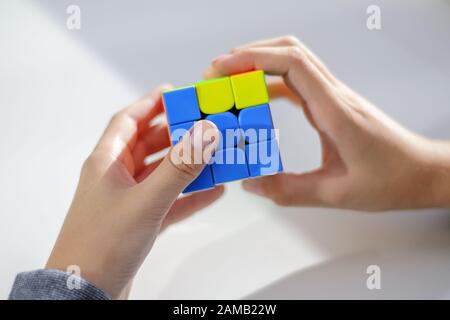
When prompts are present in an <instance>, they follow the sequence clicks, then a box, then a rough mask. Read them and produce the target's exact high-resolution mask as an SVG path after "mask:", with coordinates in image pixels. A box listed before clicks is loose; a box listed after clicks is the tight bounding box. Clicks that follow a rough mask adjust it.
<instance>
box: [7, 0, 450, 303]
mask: <svg viewBox="0 0 450 320" xmlns="http://www.w3.org/2000/svg"><path fill="white" fill-rule="evenodd" d="M160 2H161V3H159V2H158V1H110V0H109V1H92V0H90V1H88V0H78V1H71V0H64V1H58V2H56V1H51V0H44V1H17V0H3V1H1V3H0V111H1V112H0V146H1V156H0V203H1V207H0V215H1V218H2V220H1V222H0V297H1V298H6V297H7V294H8V292H9V290H10V286H11V284H12V281H13V278H14V275H15V274H16V273H17V272H19V271H24V270H30V269H36V268H41V267H42V266H43V265H44V263H45V261H46V259H47V257H48V254H49V252H50V249H51V247H52V245H53V243H54V240H55V237H56V236H57V233H58V230H59V228H60V226H61V223H62V221H63V219H64V216H65V214H66V212H67V209H68V206H69V204H70V201H71V198H72V195H73V192H74V189H75V187H76V184H77V179H78V174H79V170H80V166H81V164H82V162H83V160H84V158H85V157H86V156H87V155H88V153H89V152H90V150H91V149H92V147H93V146H94V144H95V142H96V141H97V139H98V137H99V135H100V133H101V132H102V130H103V128H104V126H105V125H106V123H107V121H108V119H109V117H110V116H111V115H112V113H113V112H114V111H116V110H118V109H119V108H121V107H122V106H125V105H126V104H127V103H129V102H131V101H133V100H134V99H136V98H137V97H139V96H140V95H141V94H142V93H144V92H145V91H146V90H148V89H149V88H151V87H153V86H155V85H157V84H159V83H161V82H165V81H169V82H172V83H173V84H175V85H185V84H189V83H192V82H194V81H196V80H198V79H200V78H201V74H202V71H203V69H204V68H205V67H206V66H207V65H208V64H209V61H210V60H211V59H212V58H213V57H214V56H216V55H218V54H220V53H223V52H225V51H227V50H228V49H229V48H232V47H233V46H235V45H239V44H241V43H244V42H248V41H251V40H254V39H260V38H265V37H271V36H276V35H282V34H287V33H290V34H295V35H297V36H298V37H299V38H301V39H302V40H303V41H304V42H305V43H306V44H307V45H309V46H310V47H311V48H312V50H313V51H315V52H316V53H317V54H318V55H319V56H320V57H321V58H322V59H323V60H324V61H325V62H326V64H327V65H328V66H329V67H330V69H331V70H332V71H333V72H335V73H336V74H337V75H338V76H339V77H340V78H341V79H343V80H345V81H346V82H347V83H348V84H349V85H350V86H352V87H354V88H355V89H356V90H358V91H359V92H361V93H363V94H364V95H366V96H367V97H368V98H369V99H371V100H372V101H374V102H375V103H376V104H377V105H378V106H379V107H380V108H382V109H383V110H385V111H386V112H387V113H388V114H390V115H391V116H392V117H394V118H395V119H397V120H398V121H399V122H401V123H402V124H403V125H405V126H406V127H408V128H410V129H412V130H415V131H417V132H420V133H422V134H425V135H428V136H432V137H439V138H450V42H449V34H450V32H449V31H450V2H449V1H438V0H433V1H406V0H402V1H395V2H394V1H366V0H363V1H361V0H360V1H358V0H347V1H333V2H331V1H325V0H324V1H296V0H292V1H261V0H251V1H207V0H204V1H195V0H193V1H179V2H177V1H170V2H168V3H167V2H166V1H164V3H163V1H160ZM72 3H76V4H78V5H79V6H80V7H81V14H82V25H81V30H79V31H69V30H67V28H66V18H67V14H66V13H65V11H66V8H67V6H68V5H69V4H72ZM166 3H167V4H166ZM369 4H378V5H379V6H380V8H381V13H382V30H380V31H369V30H368V29H367V28H366V17H367V15H366V13H365V11H366V8H367V6H368V5H369ZM272 110H273V114H274V118H275V119H274V121H275V123H276V126H278V127H280V128H282V130H281V135H282V143H283V144H282V146H281V148H282V153H283V160H284V164H285V167H286V169H287V170H288V171H297V172H300V171H303V170H308V169H311V168H314V167H315V166H317V165H318V163H319V159H320V149H319V144H318V139H317V137H316V135H315V133H314V131H312V130H311V129H310V127H309V126H308V124H307V122H306V121H305V119H304V118H303V115H302V114H301V112H300V110H298V109H295V108H293V107H291V106H289V105H288V103H285V102H279V101H277V102H273V103H272ZM296 131H297V134H294V135H292V133H293V132H296ZM283 134H284V135H287V134H290V135H291V136H294V137H295V138H292V137H286V138H283ZM372 264H376V265H379V266H380V267H381V271H382V278H381V279H382V289H381V290H372V291H370V290H368V289H367V288H366V278H367V276H368V275H367V274H366V268H367V266H368V265H372ZM105 272H107V270H105ZM132 297H133V298H137V299H145V298H151V299H153V298H169V299H172V298H192V299H197V298H199V299H202V298H214V299H215V298H245V297H251V298H369V299H371V298H400V297H403V298H445V297H447V298H450V211H449V210H444V209H442V210H420V211H404V212H391V213H384V214H382V213H379V214H364V213H360V212H350V211H345V210H330V209H310V208H302V209H297V208H290V209H286V208H280V207H277V206H275V205H273V204H272V203H270V202H269V201H266V200H262V199H260V198H257V197H255V196H252V195H249V194H247V193H244V192H243V191H242V190H241V187H240V184H239V183H234V184H231V185H230V186H229V187H228V188H227V193H226V196H225V197H223V199H221V200H220V201H219V202H217V203H216V204H214V205H213V206H211V207H210V208H208V209H206V210H203V211H202V212H200V213H198V214H197V215H196V216H195V217H193V218H191V219H189V220H187V221H185V222H182V223H180V224H178V225H176V226H174V227H172V228H170V229H169V230H168V231H167V232H165V233H164V234H163V235H161V237H160V238H159V239H158V241H157V243H156V244H155V246H154V248H153V250H152V251H151V253H150V255H149V257H148V258H147V260H146V262H145V264H144V265H143V267H142V269H141V271H140V273H139V274H138V276H137V278H136V281H135V285H134V289H133V292H132Z"/></svg>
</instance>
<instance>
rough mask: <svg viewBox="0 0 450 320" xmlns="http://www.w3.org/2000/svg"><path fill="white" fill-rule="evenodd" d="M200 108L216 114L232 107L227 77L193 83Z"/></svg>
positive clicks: (231, 91) (205, 111) (232, 101)
mask: <svg viewBox="0 0 450 320" xmlns="http://www.w3.org/2000/svg"><path fill="white" fill-rule="evenodd" d="M195 88H196V89H197V95H198V103H199V106H200V110H201V111H202V112H203V113H205V114H217V113H221V112H225V111H228V110H230V109H231V108H233V106H234V96H233V90H232V88H231V82H230V78H229V77H224V78H218V79H211V80H205V81H200V82H198V83H197V84H196V85H195Z"/></svg>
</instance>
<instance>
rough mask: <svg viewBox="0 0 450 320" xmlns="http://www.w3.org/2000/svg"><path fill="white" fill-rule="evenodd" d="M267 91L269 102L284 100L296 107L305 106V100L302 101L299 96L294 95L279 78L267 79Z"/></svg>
mask: <svg viewBox="0 0 450 320" xmlns="http://www.w3.org/2000/svg"><path fill="white" fill-rule="evenodd" d="M267 90H268V91H269V96H270V99H271V100H275V99H279V98H285V99H288V100H289V101H291V102H292V103H294V104H296V105H299V106H305V105H306V102H305V100H303V98H302V97H301V96H299V95H297V94H295V93H294V92H293V91H292V90H291V89H290V88H289V87H288V86H287V85H286V83H285V82H284V80H283V79H282V78H280V77H271V78H270V79H268V80H267Z"/></svg>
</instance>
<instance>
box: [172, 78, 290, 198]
mask: <svg viewBox="0 0 450 320" xmlns="http://www.w3.org/2000/svg"><path fill="white" fill-rule="evenodd" d="M163 103H164V108H165V111H166V116H167V122H168V125H169V133H170V137H171V142H172V145H174V144H176V143H178V142H179V140H180V139H181V138H182V137H183V135H184V134H185V133H186V131H188V130H189V129H190V128H191V127H192V126H193V125H194V123H195V121H199V120H202V119H206V120H209V121H211V122H214V123H215V124H216V126H217V128H218V129H219V131H220V135H221V136H220V142H219V146H218V148H217V150H216V152H215V154H214V156H213V158H212V159H211V160H212V161H211V163H210V164H208V165H206V167H205V169H204V170H203V171H202V172H201V174H200V175H199V176H198V177H197V179H195V180H194V181H193V182H192V183H191V184H190V185H189V186H188V187H187V188H186V189H185V190H184V191H183V193H189V192H194V191H200V190H205V189H209V188H212V187H214V185H219V184H222V183H226V182H230V181H235V180H241V179H247V178H253V177H258V176H263V175H268V174H276V173H278V172H281V171H283V166H282V163H281V157H280V151H279V147H278V143H277V141H276V139H275V134H274V132H273V122H272V116H271V114H270V107H269V95H268V92H267V88H266V83H265V79H264V72H263V71H261V70H258V71H251V72H246V73H241V74H236V75H232V76H229V77H222V78H217V79H211V80H206V81H200V82H197V83H196V84H195V85H194V86H191V87H184V88H180V89H175V90H170V91H167V92H164V93H163ZM243 135H244V136H245V137H243Z"/></svg>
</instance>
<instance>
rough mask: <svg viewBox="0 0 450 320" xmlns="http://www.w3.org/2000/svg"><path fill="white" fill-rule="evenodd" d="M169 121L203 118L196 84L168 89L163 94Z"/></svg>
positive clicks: (177, 121)
mask: <svg viewBox="0 0 450 320" xmlns="http://www.w3.org/2000/svg"><path fill="white" fill-rule="evenodd" d="M162 98H163V105H164V109H165V112H166V117H167V123H168V124H169V125H174V124H178V123H183V122H188V121H194V120H198V119H200V118H201V113H200V108H199V105H198V100H197V93H196V90H195V87H194V86H189V87H183V88H178V89H173V90H167V91H165V92H163V94H162Z"/></svg>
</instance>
